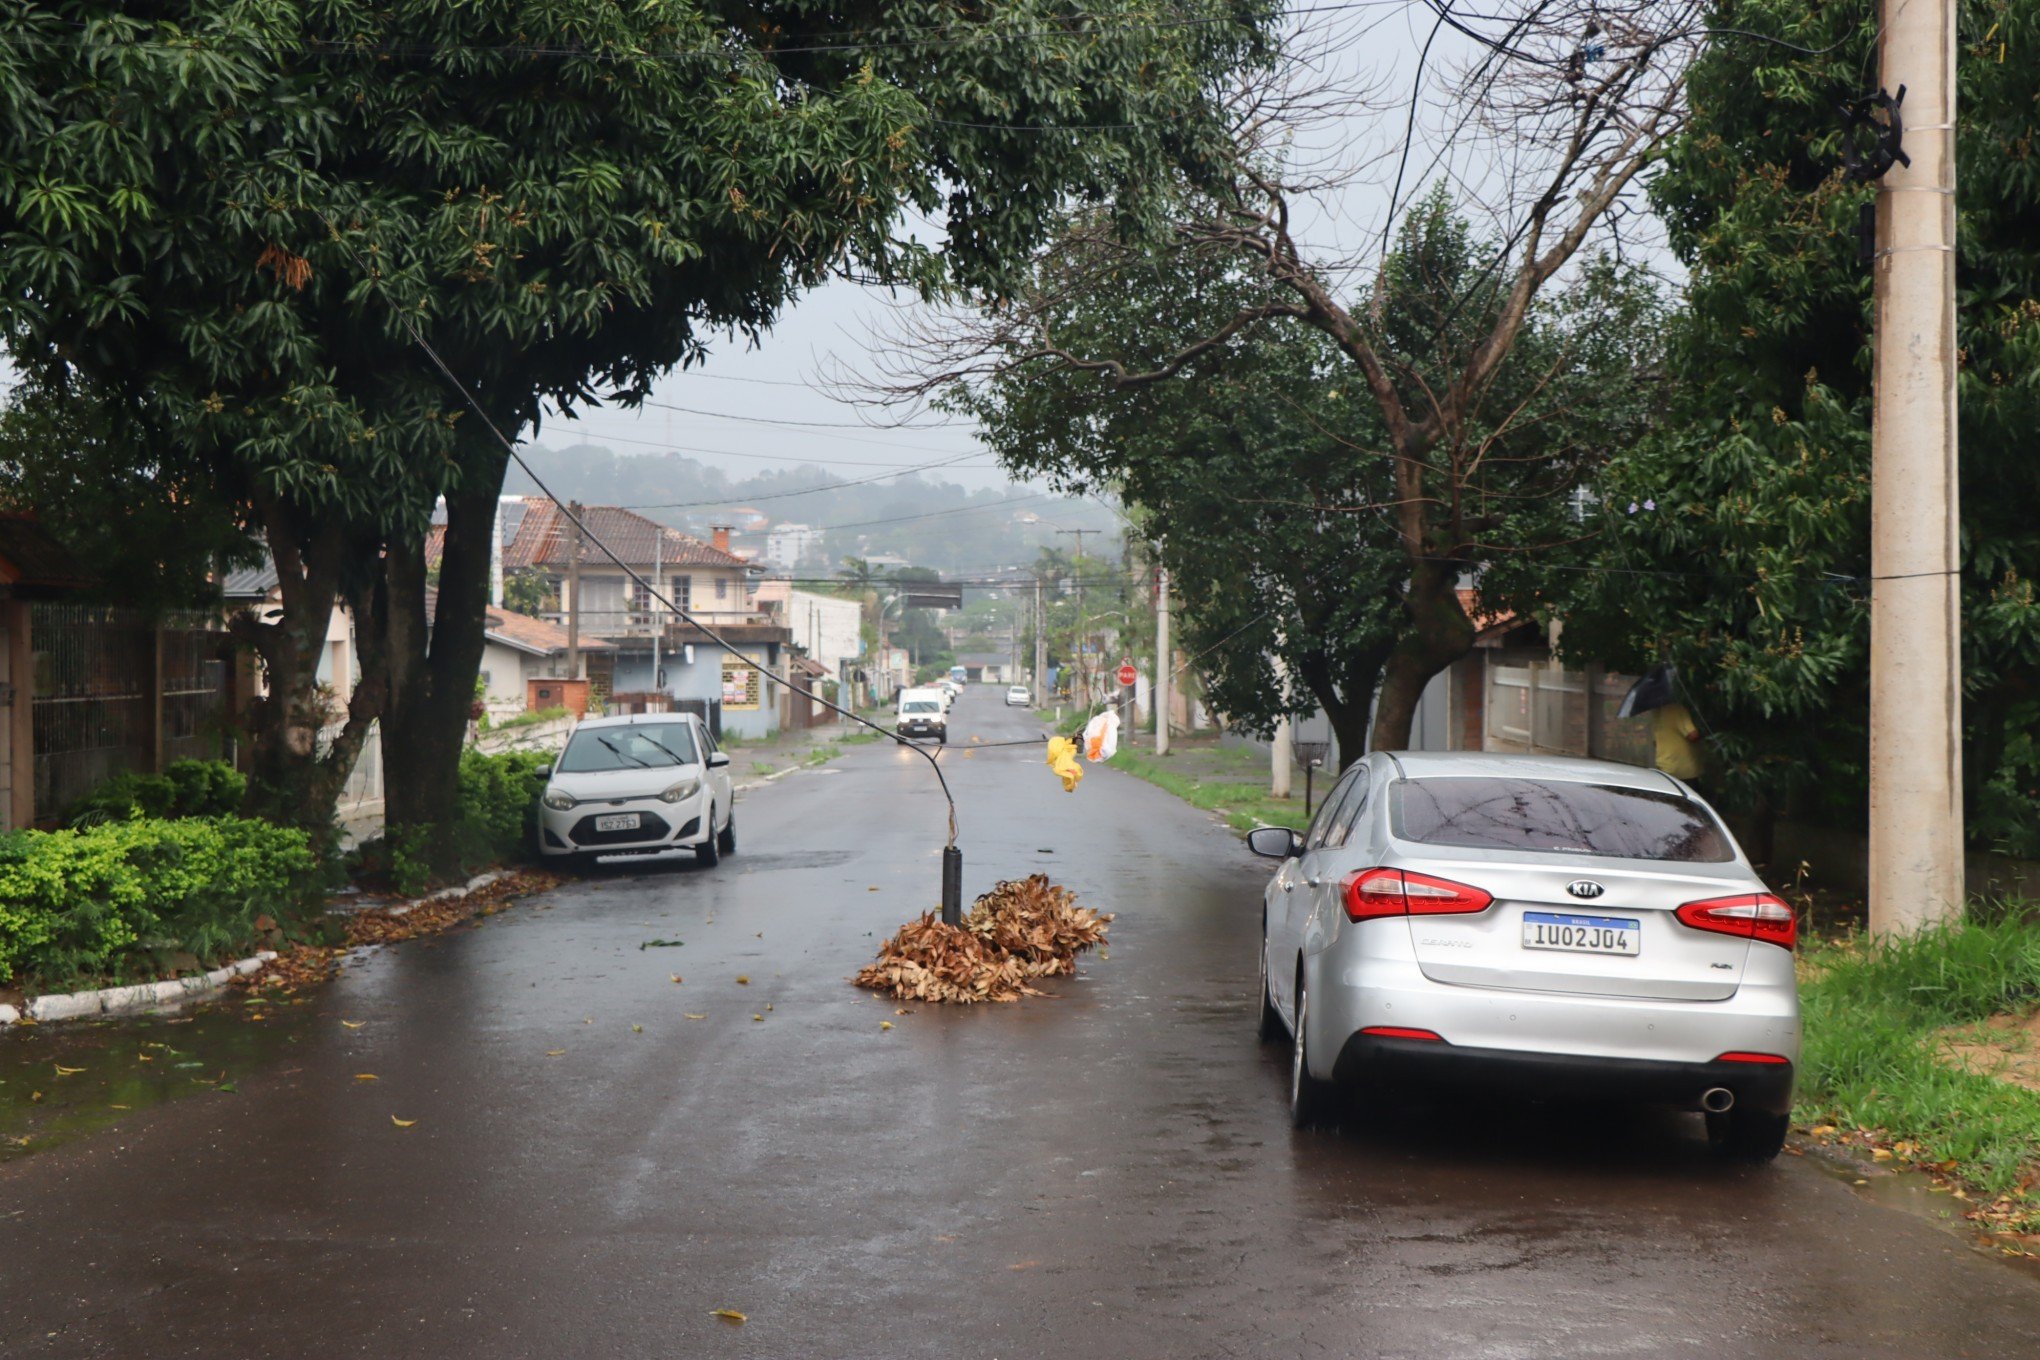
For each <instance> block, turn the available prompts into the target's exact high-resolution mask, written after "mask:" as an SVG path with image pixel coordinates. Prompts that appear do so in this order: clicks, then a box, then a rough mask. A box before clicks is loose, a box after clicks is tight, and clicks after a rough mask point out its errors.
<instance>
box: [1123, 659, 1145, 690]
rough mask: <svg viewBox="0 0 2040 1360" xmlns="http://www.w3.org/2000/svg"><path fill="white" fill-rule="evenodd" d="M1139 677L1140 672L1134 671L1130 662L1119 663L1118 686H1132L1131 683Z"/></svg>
mask: <svg viewBox="0 0 2040 1360" xmlns="http://www.w3.org/2000/svg"><path fill="white" fill-rule="evenodd" d="M1139 677H1140V672H1139V671H1136V670H1135V669H1134V668H1133V663H1132V662H1131V661H1122V662H1120V663H1119V683H1120V684H1122V685H1130V684H1132V683H1133V682H1134V681H1135V680H1136V679H1138V678H1139Z"/></svg>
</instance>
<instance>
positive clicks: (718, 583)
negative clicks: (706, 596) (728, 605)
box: [715, 576, 730, 600]
mask: <svg viewBox="0 0 2040 1360" xmlns="http://www.w3.org/2000/svg"><path fill="white" fill-rule="evenodd" d="M715 597H716V598H717V599H718V600H727V599H728V598H729V597H730V578H729V577H727V576H718V577H716V578H715Z"/></svg>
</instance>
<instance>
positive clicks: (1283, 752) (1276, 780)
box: [1268, 654, 1296, 798]
mask: <svg viewBox="0 0 2040 1360" xmlns="http://www.w3.org/2000/svg"><path fill="white" fill-rule="evenodd" d="M1269 661H1270V662H1271V663H1272V664H1273V665H1274V667H1275V686H1276V688H1277V689H1279V690H1280V691H1281V692H1282V696H1283V698H1284V699H1287V698H1288V697H1289V667H1287V666H1286V665H1284V664H1283V663H1282V658H1281V656H1280V655H1279V654H1278V655H1276V656H1272V657H1270V658H1269ZM1295 735H1296V734H1295V733H1294V732H1293V731H1291V730H1290V725H1289V719H1287V718H1278V719H1276V721H1275V740H1274V741H1273V742H1272V743H1270V746H1271V749H1270V750H1269V752H1268V764H1269V772H1268V773H1269V779H1268V793H1269V795H1270V796H1271V797H1275V798H1287V797H1288V796H1289V784H1290V779H1291V776H1292V773H1293V771H1294V770H1295V767H1296V748H1295V747H1294V746H1293V745H1292V744H1291V743H1292V741H1293V740H1294V738H1295Z"/></svg>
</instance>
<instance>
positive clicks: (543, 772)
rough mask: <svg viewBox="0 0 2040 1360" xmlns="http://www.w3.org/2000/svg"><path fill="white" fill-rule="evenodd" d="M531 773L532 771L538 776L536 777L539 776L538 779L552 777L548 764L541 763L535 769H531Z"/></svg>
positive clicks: (550, 767)
mask: <svg viewBox="0 0 2040 1360" xmlns="http://www.w3.org/2000/svg"><path fill="white" fill-rule="evenodd" d="M532 773H533V774H535V775H537V776H538V777H539V778H540V779H551V778H552V766H550V765H541V766H539V767H538V768H537V769H535V770H533V771H532Z"/></svg>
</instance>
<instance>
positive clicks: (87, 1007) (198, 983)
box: [0, 949, 276, 1027]
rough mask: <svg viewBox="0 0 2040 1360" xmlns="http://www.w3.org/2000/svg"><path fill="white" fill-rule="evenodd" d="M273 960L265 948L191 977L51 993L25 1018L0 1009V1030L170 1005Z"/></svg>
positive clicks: (35, 1001)
mask: <svg viewBox="0 0 2040 1360" xmlns="http://www.w3.org/2000/svg"><path fill="white" fill-rule="evenodd" d="M275 957H276V951H275V950H273V949H264V950H260V951H258V952H257V953H255V954H254V955H253V956H251V957H249V958H245V959H240V960H237V961H236V962H233V963H226V964H221V965H220V966H219V967H218V968H215V969H213V970H211V971H210V972H205V973H194V974H192V975H191V976H190V977H182V978H170V979H168V980H166V981H163V982H136V983H130V984H128V985H126V986H122V987H99V988H95V989H94V990H92V991H89V992H51V993H48V994H47V995H44V996H38V997H36V998H34V999H33V1000H31V1001H30V1002H29V1003H28V1005H27V1007H26V1014H25V1015H24V1013H23V1010H22V1009H19V1008H16V1007H14V1006H0V1027H5V1026H7V1025H15V1024H19V1023H21V1022H22V1020H24V1019H27V1020H31V1021H33V1022H35V1023H36V1024H47V1023H49V1022H51V1021H53V1020H82V1019H86V1018H87V1017H90V1016H94V1015H121V1014H125V1013H127V1012H130V1011H141V1010H148V1009H150V1008H151V1007H154V1006H165V1005H170V1004H172V1003H174V1002H179V1001H184V1000H187V999H189V998H191V997H194V996H204V995H205V994H206V993H208V992H213V991H217V990H219V989H220V988H221V987H223V986H225V985H226V984H227V983H228V982H230V981H232V980H233V979H234V978H237V977H246V976H247V975H248V974H250V973H252V972H254V971H255V970H256V969H258V968H260V967H261V966H262V965H263V964H265V963H268V962H269V961H270V960H271V959H273V958H275Z"/></svg>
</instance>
